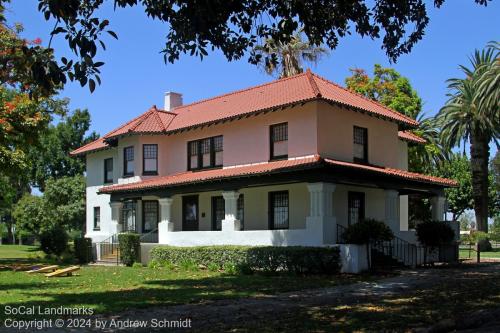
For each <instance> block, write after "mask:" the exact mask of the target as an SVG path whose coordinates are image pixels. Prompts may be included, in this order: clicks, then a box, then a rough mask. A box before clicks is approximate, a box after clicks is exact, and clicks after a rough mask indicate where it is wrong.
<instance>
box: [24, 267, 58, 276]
mask: <svg viewBox="0 0 500 333" xmlns="http://www.w3.org/2000/svg"><path fill="white" fill-rule="evenodd" d="M57 269H59V266H58V265H51V266H44V267H39V268H36V269H32V270H30V271H27V273H28V274H32V273H47V272H53V271H56V270H57Z"/></svg>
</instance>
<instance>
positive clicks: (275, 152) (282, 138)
mask: <svg viewBox="0 0 500 333" xmlns="http://www.w3.org/2000/svg"><path fill="white" fill-rule="evenodd" d="M270 131H271V133H270V135H271V160H275V159H282V158H287V157H288V123H281V124H276V125H272V126H271V127H270Z"/></svg>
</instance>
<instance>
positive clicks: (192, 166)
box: [72, 71, 453, 246]
mask: <svg viewBox="0 0 500 333" xmlns="http://www.w3.org/2000/svg"><path fill="white" fill-rule="evenodd" d="M417 126H418V123H417V122H416V121H415V120H413V119H411V118H408V117H406V116H404V115H402V114H400V113H397V112H395V111H393V110H390V109H388V108H387V107H385V106H383V105H380V104H378V103H376V102H374V101H371V100H368V99H366V98H364V97H362V96H359V95H357V94H354V93H352V92H350V91H348V90H346V89H344V88H342V87H340V86H338V85H336V84H334V83H332V82H330V81H328V80H325V79H324V78H321V77H319V76H318V75H316V74H313V73H311V72H310V71H307V72H306V73H303V74H299V75H296V76H293V77H290V78H284V79H280V80H276V81H273V82H270V83H267V84H263V85H259V86H256V87H251V88H248V89H244V90H239V91H235V92H231V93H228V94H225V95H221V96H217V97H214V98H210V99H205V100H201V101H198V102H195V103H191V104H187V105H183V103H182V96H181V95H180V94H178V93H173V92H168V93H166V95H165V106H164V108H163V110H161V109H158V108H156V106H153V107H152V108H151V109H149V110H148V111H147V112H145V113H144V114H142V115H140V116H138V117H137V118H135V119H132V120H131V121H129V122H128V123H126V124H124V125H123V126H120V127H119V128H117V129H116V130H113V131H111V132H110V133H108V134H106V135H105V136H104V137H102V138H101V139H98V140H96V141H95V142H92V143H89V144H88V145H85V146H83V147H81V148H79V149H77V150H75V151H74V152H73V153H72V154H73V155H81V154H85V156H86V161H87V236H88V237H91V238H92V240H93V242H100V241H103V240H104V239H106V238H109V237H110V236H112V235H114V234H116V233H118V232H120V231H124V230H133V231H136V232H139V233H142V234H144V235H145V236H144V237H145V239H146V238H148V237H149V238H148V239H154V240H155V241H157V242H159V243H160V244H169V245H179V246H191V245H214V244H234V245H316V246H321V245H329V244H335V243H336V242H337V233H338V230H339V228H341V227H342V226H343V227H346V226H348V225H349V224H353V223H356V222H358V221H360V220H361V219H363V218H375V219H378V220H382V221H385V223H387V224H388V225H389V226H390V227H391V229H392V230H393V231H394V233H395V234H396V235H397V236H398V237H400V238H402V239H405V240H407V241H409V242H415V238H414V232H413V231H409V230H408V195H410V194H413V193H418V194H421V195H427V196H428V197H430V198H431V199H432V200H431V202H432V209H433V217H434V219H436V220H442V218H443V214H444V211H443V209H444V198H443V188H445V187H447V186H451V185H453V181H451V180H448V179H442V178H437V177H432V176H427V175H422V174H417V173H413V172H408V171H407V160H408V157H407V149H408V147H407V145H408V142H412V143H419V142H421V141H422V140H421V139H420V138H418V137H416V136H414V135H412V134H411V133H410V132H408V130H411V129H412V128H415V127H417ZM151 236H154V237H153V238H150V237H151Z"/></svg>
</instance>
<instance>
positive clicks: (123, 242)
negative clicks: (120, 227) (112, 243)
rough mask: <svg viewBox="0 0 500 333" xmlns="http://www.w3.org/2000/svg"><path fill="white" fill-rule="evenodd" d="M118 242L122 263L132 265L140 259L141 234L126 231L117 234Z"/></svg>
mask: <svg viewBox="0 0 500 333" xmlns="http://www.w3.org/2000/svg"><path fill="white" fill-rule="evenodd" d="M118 243H119V244H120V258H121V261H122V263H123V264H124V265H126V266H132V265H133V264H134V263H135V262H139V261H140V255H141V236H140V235H139V234H136V233H132V232H126V233H121V234H118Z"/></svg>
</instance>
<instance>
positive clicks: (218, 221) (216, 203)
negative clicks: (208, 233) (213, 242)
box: [212, 196, 226, 231]
mask: <svg viewBox="0 0 500 333" xmlns="http://www.w3.org/2000/svg"><path fill="white" fill-rule="evenodd" d="M225 215H226V208H225V204H224V198H223V197H222V196H217V197H212V230H217V231H220V230H222V220H223V219H224V217H225Z"/></svg>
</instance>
